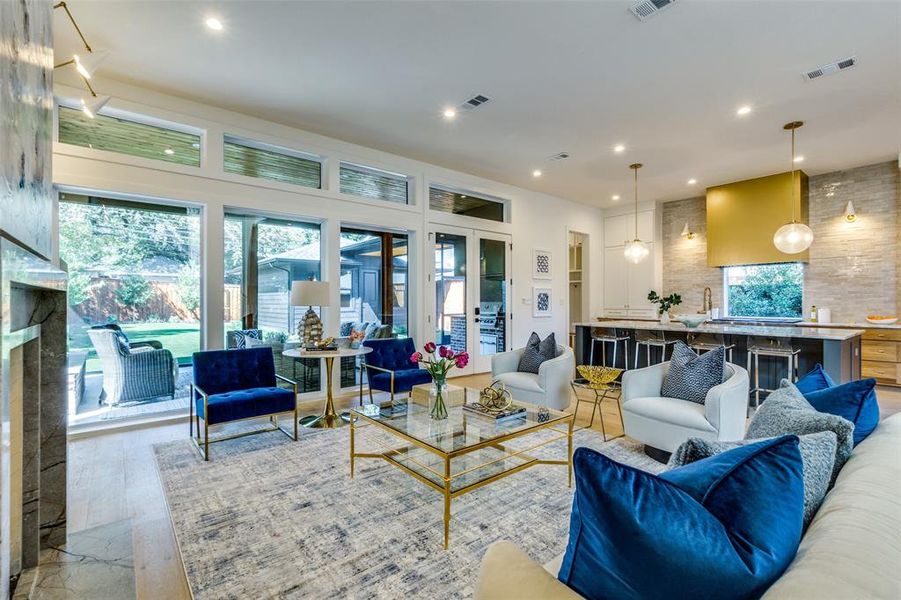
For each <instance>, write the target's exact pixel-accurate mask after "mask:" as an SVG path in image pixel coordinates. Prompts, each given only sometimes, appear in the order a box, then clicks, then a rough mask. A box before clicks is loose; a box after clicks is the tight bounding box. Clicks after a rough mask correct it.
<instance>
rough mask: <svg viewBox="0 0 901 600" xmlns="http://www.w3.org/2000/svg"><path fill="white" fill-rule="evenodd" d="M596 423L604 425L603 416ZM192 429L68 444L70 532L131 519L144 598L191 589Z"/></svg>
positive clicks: (891, 398) (615, 418)
mask: <svg viewBox="0 0 901 600" xmlns="http://www.w3.org/2000/svg"><path fill="white" fill-rule="evenodd" d="M451 382H452V383H454V384H456V385H464V386H470V387H484V386H485V385H487V384H488V383H490V377H489V376H488V375H487V374H485V375H475V376H471V377H460V378H456V379H453V380H452V381H451ZM878 394H879V401H880V405H881V407H882V413H883V417H885V416H888V415H889V414H893V413H895V412H899V411H901V390H897V389H890V388H880V390H879V392H878ZM355 402H356V396H347V397H342V398H340V399H337V404H338V405H339V406H342V407H345V406H348V405H349V404H351V403H355ZM321 406H322V404H321V402H315V403H304V404H303V405H302V407H303V409H304V411H303V412H304V414H313V413H316V412H318V411H319V410H321ZM574 408H575V407H574V406H573V407H571V410H572V409H574ZM590 413H591V404H589V403H583V404H582V406H581V407H580V409H579V412H578V414H577V419H576V425H577V426H579V427H586V426H587V425H588V421H589V416H590ZM603 414H604V420H605V423H606V426H607V435H608V436H616V435H620V434H622V425H621V422H620V419H619V413H618V411H617V408H616V406H615V404H614V402H605V403H604V406H603ZM593 429H596V430H598V431H600V421H599V419H595V423H594V426H593ZM187 434H188V426H187V422H185V423H183V424H181V423H180V424H176V425H165V426H157V427H147V428H143V429H133V430H129V431H121V432H117V433H108V434H103V435H97V436H93V437H87V438H80V439H74V440H72V441H71V442H70V444H69V505H68V511H69V513H68V520H69V521H68V523H69V532H70V533H77V532H79V531H85V530H88V529H91V528H95V527H99V526H104V525H110V524H114V523H117V522H121V521H123V520H130V522H131V527H132V540H133V560H134V569H135V589H136V594H137V597H138V598H142V599H143V598H153V599H158V598H166V599H172V600H181V599H183V598H185V599H187V598H190V597H191V596H190V592H189V590H188V584H187V580H186V578H185V574H184V569H183V567H182V564H181V559H180V556H179V552H178V548H177V546H176V542H175V534H174V531H173V529H172V525H171V523H170V521H169V516H168V509H167V507H166V501H165V497H164V496H163V491H162V487H161V485H160V481H159V476H158V474H157V470H156V464H155V461H154V457H153V445H154V444H158V443H161V442H167V441H171V440H178V439H184V438H185V437H186V436H187Z"/></svg>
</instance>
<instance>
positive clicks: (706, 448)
mask: <svg viewBox="0 0 901 600" xmlns="http://www.w3.org/2000/svg"><path fill="white" fill-rule="evenodd" d="M798 440H800V443H799V444H798V449H799V450H800V451H801V462H802V464H803V470H804V528H805V529H806V528H807V526H808V525H810V521H811V519H813V516H814V515H815V514H816V513H817V511H818V510H820V505H821V504H822V503H823V498H825V497H826V492H827V491H829V482H830V481H831V480H832V467H833V466H834V465H835V449H836V447H837V445H838V438H836V436H835V433H833V432H832V431H821V432H819V433H809V434H807V435H799V436H798ZM759 441H761V440H741V441H738V442H708V441H707V440H702V439H701V438H689V439H688V440H687V441H685V442H682V445H681V446H679V447H678V448H677V449H676V451H675V452H673V455H672V456H671V457H670V459H669V464H668V465H667V467H669V468H671V469H674V468H676V467H681V466H682V465H687V464H689V463H693V462H695V461H698V460H703V459H705V458H709V457H711V456H715V455H717V454H720V453H721V452H725V451H726V450H732V449H733V448H738V447H739V446H746V445H748V444H753V443H756V442H759Z"/></svg>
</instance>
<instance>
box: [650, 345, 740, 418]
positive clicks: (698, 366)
mask: <svg viewBox="0 0 901 600" xmlns="http://www.w3.org/2000/svg"><path fill="white" fill-rule="evenodd" d="M725 364H726V350H725V348H717V349H716V350H711V351H709V352H705V353H704V354H701V355H698V354H697V353H696V352H695V351H694V350H692V349H691V348H689V347H688V345H687V344H686V343H685V342H683V341H682V340H679V341H677V342H676V345H675V346H673V354H672V357H671V358H670V361H669V371H667V373H666V377H664V378H663V387H662V389H661V390H660V395H661V396H663V397H665V398H679V399H680V400H688V401H689V402H697V403H698V404H704V402H705V401H706V400H707V392H709V391H710V388H712V387H714V386H717V385H719V384H721V383H723V374H724V368H725Z"/></svg>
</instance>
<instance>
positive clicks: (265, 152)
mask: <svg viewBox="0 0 901 600" xmlns="http://www.w3.org/2000/svg"><path fill="white" fill-rule="evenodd" d="M299 154H300V153H297V154H292V153H290V151H288V150H285V151H281V150H277V149H274V148H263V147H261V145H256V144H253V143H251V142H244V141H242V140H238V139H235V138H231V137H228V136H226V138H225V144H224V165H223V166H224V169H225V171H226V172H227V173H235V174H237V175H246V176H247V177H258V178H261V179H271V180H273V181H282V182H285V183H291V184H294V185H300V186H303V187H310V188H317V189H318V188H320V187H322V163H321V162H320V161H319V160H316V159H315V158H313V157H312V156H311V157H309V158H307V157H304V156H300V155H299Z"/></svg>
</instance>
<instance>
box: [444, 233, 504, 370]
mask: <svg viewBox="0 0 901 600" xmlns="http://www.w3.org/2000/svg"><path fill="white" fill-rule="evenodd" d="M510 243H511V238H510V236H509V235H506V234H499V233H489V232H485V231H479V230H476V229H465V228H459V227H449V226H444V225H441V226H435V227H434V228H433V229H432V230H431V231H430V232H429V244H430V251H431V253H432V261H431V265H432V271H431V274H430V281H431V282H432V285H430V290H431V292H432V293H431V297H432V300H431V309H430V314H429V317H428V321H429V325H430V327H431V330H432V331H433V332H434V336H435V337H434V339H435V342H436V343H438V344H439V345H444V346H448V347H450V348H452V349H453V350H454V352H463V351H466V352H468V353H469V356H470V361H469V365H467V366H466V367H465V368H463V369H455V370H454V374H455V375H471V374H473V373H484V372H486V371H490V370H491V357H492V356H493V355H495V354H497V353H498V352H504V351H506V350H508V349H509V341H508V340H509V339H510V336H509V330H510V316H511V315H510V308H511V305H510V300H511V284H512V281H511V276H510V274H511V268H510V265H511V262H510V254H511V252H510Z"/></svg>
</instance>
